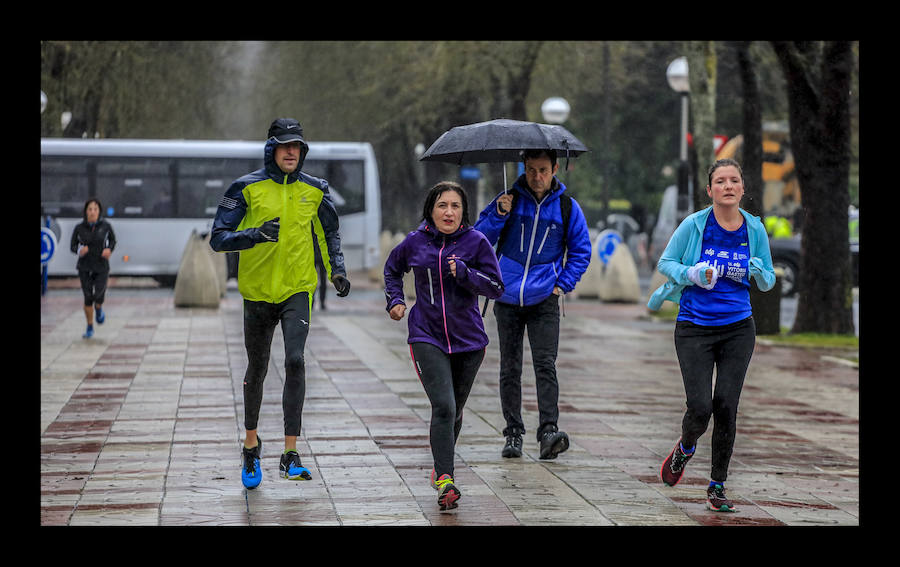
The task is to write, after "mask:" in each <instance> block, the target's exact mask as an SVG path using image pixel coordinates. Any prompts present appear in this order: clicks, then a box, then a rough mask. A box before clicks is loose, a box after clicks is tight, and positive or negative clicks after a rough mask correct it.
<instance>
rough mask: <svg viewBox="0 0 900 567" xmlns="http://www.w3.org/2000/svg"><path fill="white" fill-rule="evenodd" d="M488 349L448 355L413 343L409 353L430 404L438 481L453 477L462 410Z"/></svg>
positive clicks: (431, 436)
mask: <svg viewBox="0 0 900 567" xmlns="http://www.w3.org/2000/svg"><path fill="white" fill-rule="evenodd" d="M484 351H485V349H483V348H482V349H481V350H475V351H470V352H458V353H456V352H455V353H453V354H446V353H445V352H444V351H442V350H441V349H439V348H438V347H436V346H434V345H431V344H428V343H412V344H410V345H409V353H410V356H412V360H413V366H415V368H416V373H417V374H418V375H419V381H420V382H422V386H423V387H424V388H425V393H426V394H427V395H428V399H429V400H430V401H431V428H430V439H431V455H432V457H433V458H434V471H435V478H439V477H440V476H441V475H442V474H449V475H450V476H451V477H452V476H453V453H454V451H455V448H456V440H457V439H458V438H459V431H460V429H461V428H462V418H463V406H465V405H466V399H468V397H469V392H470V391H471V390H472V384H473V383H474V382H475V375H476V374H478V369H479V368H480V367H481V362H482V361H483V360H484Z"/></svg>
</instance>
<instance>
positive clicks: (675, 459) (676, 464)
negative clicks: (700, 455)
mask: <svg viewBox="0 0 900 567" xmlns="http://www.w3.org/2000/svg"><path fill="white" fill-rule="evenodd" d="M693 456H694V454H693V453H691V454H690V455H688V454H685V453H684V452H682V450H681V446H680V445H679V446H678V447H676V448H675V453H674V454H673V455H672V465H671V469H672V472H678V471H680V470H681V469H682V468H684V465H685V463H687V462H688V461H689V460H690V458H691V457H693Z"/></svg>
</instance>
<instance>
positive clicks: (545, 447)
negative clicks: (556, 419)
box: [541, 427, 569, 459]
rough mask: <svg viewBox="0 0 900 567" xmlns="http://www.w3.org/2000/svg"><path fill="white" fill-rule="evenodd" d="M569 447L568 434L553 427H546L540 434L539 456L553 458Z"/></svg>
mask: <svg viewBox="0 0 900 567" xmlns="http://www.w3.org/2000/svg"><path fill="white" fill-rule="evenodd" d="M568 448H569V436H568V435H566V434H565V432H563V431H557V430H556V428H555V427H553V428H548V429H547V430H546V431H544V433H543V434H542V435H541V458H542V459H555V458H556V456H557V455H559V454H560V453H562V452H564V451H565V450H566V449H568Z"/></svg>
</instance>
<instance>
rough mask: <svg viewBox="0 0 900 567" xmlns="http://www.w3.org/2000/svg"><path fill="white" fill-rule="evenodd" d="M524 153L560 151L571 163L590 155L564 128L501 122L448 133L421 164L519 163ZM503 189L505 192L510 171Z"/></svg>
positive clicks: (428, 152) (500, 120)
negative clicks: (586, 154) (571, 159)
mask: <svg viewBox="0 0 900 567" xmlns="http://www.w3.org/2000/svg"><path fill="white" fill-rule="evenodd" d="M522 150H556V151H557V154H558V155H559V157H566V158H567V159H568V158H570V157H577V156H578V155H580V154H583V153H584V152H587V151H589V150H588V149H587V147H586V146H585V145H584V144H583V143H581V141H580V140H579V139H578V138H576V137H575V136H573V135H572V133H571V132H569V131H568V130H566V129H565V128H563V127H562V126H557V125H551V124H538V123H537V122H523V121H520V120H507V119H505V118H501V119H497V120H489V121H487V122H478V123H476V124H467V125H465V126H456V127H455V128H451V129H450V130H447V131H446V132H444V133H443V134H441V137H440V138H438V139H437V140H436V141H435V142H434V143H433V144H431V147H430V148H428V150H426V151H425V153H424V154H422V157H421V158H419V160H420V161H440V162H445V163H455V164H457V165H462V164H467V163H496V162H517V161H520V160H521V159H522V158H521V152H522ZM503 187H504V191H505V190H506V168H504V169H503Z"/></svg>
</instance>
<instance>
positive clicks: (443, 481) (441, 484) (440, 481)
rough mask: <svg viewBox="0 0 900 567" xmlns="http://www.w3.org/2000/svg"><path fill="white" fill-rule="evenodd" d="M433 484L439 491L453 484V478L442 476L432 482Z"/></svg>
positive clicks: (446, 475) (447, 475)
mask: <svg viewBox="0 0 900 567" xmlns="http://www.w3.org/2000/svg"><path fill="white" fill-rule="evenodd" d="M434 483H435V484H436V485H437V487H438V489H439V490H442V489H443V488H444V486H445V485H447V484H453V477H451V476H450V475H449V474H442V475H441V478H439V479H437V480H436V481H434Z"/></svg>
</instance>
